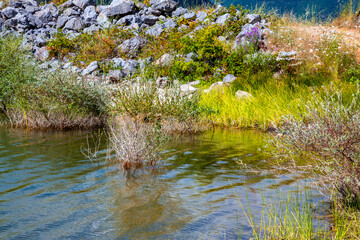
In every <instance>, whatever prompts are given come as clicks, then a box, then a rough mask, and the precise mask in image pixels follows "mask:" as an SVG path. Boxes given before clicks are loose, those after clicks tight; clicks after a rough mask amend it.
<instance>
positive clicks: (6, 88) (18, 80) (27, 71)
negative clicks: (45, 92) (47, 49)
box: [0, 36, 39, 111]
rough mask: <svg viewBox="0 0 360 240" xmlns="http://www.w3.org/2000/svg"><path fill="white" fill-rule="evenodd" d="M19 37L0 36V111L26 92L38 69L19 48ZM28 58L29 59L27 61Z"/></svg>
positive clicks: (34, 79) (4, 109)
mask: <svg viewBox="0 0 360 240" xmlns="http://www.w3.org/2000/svg"><path fill="white" fill-rule="evenodd" d="M21 41H22V40H21V38H16V37H14V36H7V37H5V38H0V105H1V109H2V111H6V109H7V108H8V107H9V105H11V104H12V103H13V102H14V101H17V100H18V99H19V98H21V97H22V96H23V95H24V94H26V93H27V92H26V87H25V86H27V85H29V84H31V82H34V81H36V78H37V76H38V72H39V71H38V69H37V68H36V67H34V65H33V64H31V60H32V59H29V57H28V56H27V55H26V52H25V50H24V49H22V48H21ZM29 60H30V61H29Z"/></svg>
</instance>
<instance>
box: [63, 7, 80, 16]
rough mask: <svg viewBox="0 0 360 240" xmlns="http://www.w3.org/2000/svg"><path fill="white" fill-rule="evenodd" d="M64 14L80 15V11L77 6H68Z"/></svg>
mask: <svg viewBox="0 0 360 240" xmlns="http://www.w3.org/2000/svg"><path fill="white" fill-rule="evenodd" d="M62 16H67V17H79V16H80V11H78V10H76V9H75V8H67V9H65V10H64V12H63V13H62Z"/></svg>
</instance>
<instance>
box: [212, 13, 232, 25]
mask: <svg viewBox="0 0 360 240" xmlns="http://www.w3.org/2000/svg"><path fill="white" fill-rule="evenodd" d="M230 17H231V15H230V14H229V13H226V14H224V15H222V16H220V17H218V18H217V19H216V22H215V23H217V24H220V25H224V24H225V23H226V21H227V20H228V19H229V18H230Z"/></svg>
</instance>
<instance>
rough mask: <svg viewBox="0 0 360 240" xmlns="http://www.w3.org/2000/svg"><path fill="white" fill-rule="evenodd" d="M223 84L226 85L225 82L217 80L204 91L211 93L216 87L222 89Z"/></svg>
mask: <svg viewBox="0 0 360 240" xmlns="http://www.w3.org/2000/svg"><path fill="white" fill-rule="evenodd" d="M223 86H224V83H223V82H216V83H213V84H211V86H210V87H209V88H208V89H206V90H204V92H205V93H209V92H211V91H213V90H215V89H220V88H221V87H223Z"/></svg>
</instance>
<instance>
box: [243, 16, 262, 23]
mask: <svg viewBox="0 0 360 240" xmlns="http://www.w3.org/2000/svg"><path fill="white" fill-rule="evenodd" d="M245 18H246V19H247V20H248V21H249V24H255V23H260V22H261V16H260V15H259V14H247V15H246V16H245Z"/></svg>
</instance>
